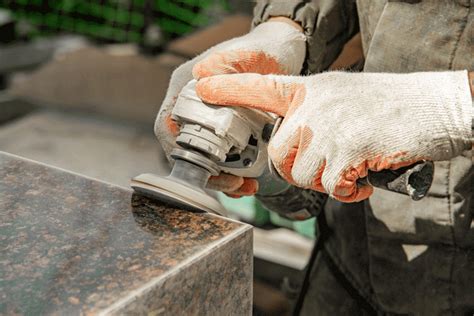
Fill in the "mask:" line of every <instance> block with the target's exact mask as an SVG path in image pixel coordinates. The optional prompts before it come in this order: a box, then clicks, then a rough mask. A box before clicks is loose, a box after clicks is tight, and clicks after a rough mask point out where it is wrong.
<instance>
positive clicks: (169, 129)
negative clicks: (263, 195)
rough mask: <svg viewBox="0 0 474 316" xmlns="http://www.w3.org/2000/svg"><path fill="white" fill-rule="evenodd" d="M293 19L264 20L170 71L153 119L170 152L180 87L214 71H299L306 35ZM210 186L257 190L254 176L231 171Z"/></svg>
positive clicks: (246, 192) (247, 192)
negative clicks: (165, 88)
mask: <svg viewBox="0 0 474 316" xmlns="http://www.w3.org/2000/svg"><path fill="white" fill-rule="evenodd" d="M291 23H293V22H291V21H290V22H288V23H285V22H266V23H262V24H261V25H259V26H257V27H256V28H255V29H253V30H252V31H251V32H250V33H248V34H246V35H244V36H241V37H238V38H235V39H232V40H229V41H226V42H223V43H221V44H219V45H217V46H215V47H213V48H211V49H209V50H208V51H206V52H204V53H203V54H201V55H199V56H197V57H196V58H194V59H192V60H190V61H188V62H187V63H185V64H183V65H181V66H180V67H178V68H177V69H176V70H175V71H174V72H173V74H172V76H171V80H170V84H169V87H168V91H167V93H166V97H165V100H164V102H163V104H162V105H161V108H160V112H159V113H158V116H157V118H156V121H155V134H156V136H157V137H158V139H159V141H160V143H161V145H162V146H163V149H164V151H165V153H166V154H167V155H168V156H169V154H170V153H171V150H172V149H173V148H175V147H176V146H177V145H176V143H175V139H176V136H177V134H178V132H179V127H178V126H177V124H176V122H175V121H173V119H172V118H171V112H172V110H173V107H174V104H175V102H176V99H177V97H178V94H179V93H180V92H181V90H182V88H183V87H184V86H185V85H186V84H187V83H188V82H189V81H190V80H192V79H193V75H194V77H195V78H196V79H199V78H202V77H207V76H212V75H216V74H230V73H243V72H252V73H260V74H299V73H300V71H301V68H302V65H303V61H304V58H305V52H306V44H305V36H304V35H303V34H302V32H301V30H299V29H298V27H296V26H293V25H290V24H291ZM190 111H192V109H190ZM209 186H210V188H212V189H216V190H219V191H223V192H226V193H230V195H232V196H238V195H250V194H254V193H255V192H256V190H257V182H256V181H255V180H254V179H243V178H240V177H234V176H231V175H224V176H223V177H222V178H221V177H212V178H211V180H210V181H209Z"/></svg>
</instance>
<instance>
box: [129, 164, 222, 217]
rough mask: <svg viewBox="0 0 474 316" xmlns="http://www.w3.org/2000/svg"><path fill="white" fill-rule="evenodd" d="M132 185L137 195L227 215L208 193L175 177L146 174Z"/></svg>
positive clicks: (132, 182) (189, 208) (133, 181)
mask: <svg viewBox="0 0 474 316" xmlns="http://www.w3.org/2000/svg"><path fill="white" fill-rule="evenodd" d="M130 185H131V187H132V188H133V190H135V191H136V192H137V193H141V194H142V195H145V196H150V197H151V198H153V199H157V200H160V201H162V202H164V203H168V204H170V205H173V206H176V207H179V208H183V209H186V210H190V211H198V212H199V211H206V212H210V213H214V214H218V215H223V216H225V215H226V213H227V212H226V209H225V208H224V206H222V204H221V203H220V202H219V201H217V200H216V199H215V198H213V197H212V196H210V195H209V194H207V193H206V191H204V190H202V189H200V188H198V187H195V186H190V185H187V184H186V183H185V182H183V181H177V179H176V178H174V177H170V176H168V177H160V176H158V175H155V174H151V173H145V174H141V175H139V176H137V177H135V178H133V179H132V181H131V184H130Z"/></svg>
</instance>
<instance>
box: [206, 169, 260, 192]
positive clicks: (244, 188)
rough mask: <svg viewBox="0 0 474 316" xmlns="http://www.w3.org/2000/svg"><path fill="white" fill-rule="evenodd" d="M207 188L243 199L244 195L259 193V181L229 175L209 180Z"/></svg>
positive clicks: (224, 174) (225, 174)
mask: <svg viewBox="0 0 474 316" xmlns="http://www.w3.org/2000/svg"><path fill="white" fill-rule="evenodd" d="M207 188H209V189H212V190H216V191H222V192H224V193H226V194H227V195H229V196H230V197H234V198H236V197H241V196H243V195H254V194H255V193H257V191H258V181H257V180H255V179H251V178H243V177H238V176H234V175H231V174H228V173H221V174H220V175H218V176H212V177H210V178H209V182H208V184H207Z"/></svg>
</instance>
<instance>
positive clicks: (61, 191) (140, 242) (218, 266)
mask: <svg viewBox="0 0 474 316" xmlns="http://www.w3.org/2000/svg"><path fill="white" fill-rule="evenodd" d="M0 253H1V258H0V314H28V315H39V314H61V315H76V314H98V313H101V314H102V313H103V314H107V313H112V314H116V313H119V314H121V313H129V312H132V313H134V314H135V313H136V314H142V313H152V314H156V315H168V314H180V315H182V314H201V315H202V314H207V315H212V314H215V315H217V314H221V315H222V314H239V315H242V314H250V313H251V300H252V299H251V297H252V283H251V280H252V232H251V228H250V227H249V226H248V225H244V224H241V223H238V222H234V221H231V220H227V219H225V218H222V217H218V216H215V215H211V214H207V213H191V212H186V211H182V210H179V209H174V208H170V207H168V206H166V205H163V204H161V203H158V202H153V201H151V200H148V199H146V198H143V197H140V196H136V195H134V194H133V193H132V191H131V190H128V189H125V188H121V187H118V186H114V185H111V184H107V183H104V182H100V181H98V180H94V179H89V178H85V177H82V176H79V175H77V174H73V173H69V172H67V171H64V170H60V169H56V168H53V167H51V166H47V165H44V164H40V163H36V162H34V161H31V160H27V159H23V158H20V157H18V156H13V155H10V154H7V153H2V152H0Z"/></svg>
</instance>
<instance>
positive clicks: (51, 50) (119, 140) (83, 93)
mask: <svg viewBox="0 0 474 316" xmlns="http://www.w3.org/2000/svg"><path fill="white" fill-rule="evenodd" d="M252 7H253V3H252V2H251V1H228V0H100V1H99V0H96V1H89V0H54V1H53V0H49V1H48V0H10V1H8V0H0V150H2V151H6V152H10V153H13V154H17V155H20V156H24V157H27V158H30V159H34V160H37V161H41V162H44V163H47V164H51V165H54V166H57V167H60V168H64V169H67V170H71V171H73V172H77V173H80V174H83V175H86V176H89V177H94V178H97V179H101V180H103V181H107V182H111V183H114V184H117V185H120V186H124V187H129V181H130V178H131V177H133V176H136V175H138V174H140V173H145V172H155V173H167V171H168V165H167V162H166V160H165V157H164V155H163V153H162V152H161V149H160V147H159V144H158V142H157V141H156V138H155V136H154V135H153V122H154V119H155V116H156V113H157V112H158V110H159V106H160V104H161V102H162V100H163V98H164V96H165V93H166V88H167V85H168V80H169V78H170V75H171V73H172V71H173V69H175V68H176V67H177V66H179V65H180V64H181V63H183V62H185V61H186V60H187V59H189V58H192V57H194V56H196V55H197V54H199V53H201V52H203V51H204V50H206V49H208V48H209V47H211V46H213V45H215V44H217V43H219V42H222V41H224V40H227V39H230V38H233V37H236V36H239V35H243V34H245V33H246V32H248V31H249V29H250V22H251V12H252ZM219 198H220V199H221V201H222V203H223V204H224V205H225V206H226V207H227V208H228V209H229V210H230V211H231V214H232V216H233V217H235V218H237V219H240V220H243V221H246V222H248V223H251V224H253V225H254V226H255V227H256V229H255V232H254V239H255V241H254V253H255V271H254V273H255V282H254V304H255V306H254V314H255V315H286V314H288V313H289V311H290V307H291V304H292V302H293V301H294V299H295V296H296V293H297V289H298V287H299V283H300V280H301V277H302V270H303V268H304V266H305V264H306V262H307V260H308V258H309V255H310V252H311V247H312V244H313V240H314V234H315V232H314V227H315V225H314V220H309V221H304V222H290V221H287V220H284V219H283V218H281V217H279V216H278V215H276V214H274V213H271V212H269V211H268V210H265V209H264V208H263V207H262V206H261V205H259V204H258V202H257V201H256V200H255V199H254V198H252V197H247V198H241V199H230V198H227V197H225V196H223V195H222V196H220V197H219Z"/></svg>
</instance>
